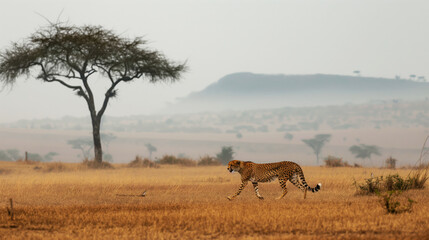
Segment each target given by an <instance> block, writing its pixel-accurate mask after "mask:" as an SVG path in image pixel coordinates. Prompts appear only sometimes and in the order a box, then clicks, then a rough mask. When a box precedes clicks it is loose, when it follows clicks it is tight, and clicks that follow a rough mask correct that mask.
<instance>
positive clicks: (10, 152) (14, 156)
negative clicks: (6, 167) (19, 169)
mask: <svg viewBox="0 0 429 240" xmlns="http://www.w3.org/2000/svg"><path fill="white" fill-rule="evenodd" d="M20 158H22V156H21V155H19V150H17V149H7V150H0V161H16V160H18V159H20Z"/></svg>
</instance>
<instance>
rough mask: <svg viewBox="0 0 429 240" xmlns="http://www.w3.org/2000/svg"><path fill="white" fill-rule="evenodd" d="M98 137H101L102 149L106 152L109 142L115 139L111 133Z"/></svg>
mask: <svg viewBox="0 0 429 240" xmlns="http://www.w3.org/2000/svg"><path fill="white" fill-rule="evenodd" d="M100 137H101V142H102V143H103V144H104V147H105V148H106V150H107V149H108V148H109V145H110V142H112V141H113V140H115V139H116V136H115V135H114V134H112V133H108V134H106V133H102V134H101V135H100Z"/></svg>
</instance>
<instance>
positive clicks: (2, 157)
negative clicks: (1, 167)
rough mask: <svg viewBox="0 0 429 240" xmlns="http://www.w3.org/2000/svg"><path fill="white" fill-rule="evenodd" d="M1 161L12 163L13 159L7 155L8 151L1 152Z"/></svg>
mask: <svg viewBox="0 0 429 240" xmlns="http://www.w3.org/2000/svg"><path fill="white" fill-rule="evenodd" d="M0 161H12V158H11V157H10V156H9V155H8V154H7V153H6V151H3V150H0Z"/></svg>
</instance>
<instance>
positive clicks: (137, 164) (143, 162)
mask: <svg viewBox="0 0 429 240" xmlns="http://www.w3.org/2000/svg"><path fill="white" fill-rule="evenodd" d="M127 167H131V168H159V165H158V164H156V163H155V162H154V161H151V160H149V159H147V158H144V159H143V158H142V157H140V156H138V155H137V156H136V158H135V159H134V160H133V161H131V162H130V163H128V165H127Z"/></svg>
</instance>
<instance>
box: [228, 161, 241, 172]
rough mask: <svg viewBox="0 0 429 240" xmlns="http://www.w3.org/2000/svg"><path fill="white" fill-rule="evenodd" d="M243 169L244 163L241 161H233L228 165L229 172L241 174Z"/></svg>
mask: <svg viewBox="0 0 429 240" xmlns="http://www.w3.org/2000/svg"><path fill="white" fill-rule="evenodd" d="M242 167H243V162H242V161H239V160H232V161H230V162H229V163H228V168H227V169H228V171H229V172H233V171H236V172H239V171H240V170H241V168H242Z"/></svg>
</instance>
